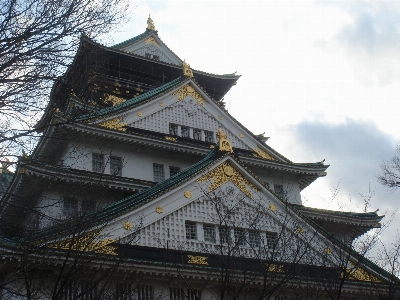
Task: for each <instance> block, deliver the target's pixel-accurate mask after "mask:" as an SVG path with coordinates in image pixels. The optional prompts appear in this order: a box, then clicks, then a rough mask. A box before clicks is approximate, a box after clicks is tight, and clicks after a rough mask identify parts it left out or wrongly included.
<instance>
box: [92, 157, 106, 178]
mask: <svg viewBox="0 0 400 300" xmlns="http://www.w3.org/2000/svg"><path fill="white" fill-rule="evenodd" d="M92 170H93V172H97V173H103V172H104V155H103V154H100V153H92Z"/></svg>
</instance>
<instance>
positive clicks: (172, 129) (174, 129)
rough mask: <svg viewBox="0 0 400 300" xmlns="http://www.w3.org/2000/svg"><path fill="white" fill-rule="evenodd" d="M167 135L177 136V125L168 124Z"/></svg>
mask: <svg viewBox="0 0 400 300" xmlns="http://www.w3.org/2000/svg"><path fill="white" fill-rule="evenodd" d="M169 134H171V135H178V125H175V124H169Z"/></svg>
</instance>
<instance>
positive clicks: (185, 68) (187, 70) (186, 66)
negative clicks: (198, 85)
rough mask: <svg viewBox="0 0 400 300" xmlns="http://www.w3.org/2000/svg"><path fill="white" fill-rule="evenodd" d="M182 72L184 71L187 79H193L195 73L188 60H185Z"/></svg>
mask: <svg viewBox="0 0 400 300" xmlns="http://www.w3.org/2000/svg"><path fill="white" fill-rule="evenodd" d="M182 70H183V75H185V76H186V77H190V78H193V77H194V76H193V71H192V69H191V68H190V65H189V64H188V63H186V59H184V60H183V62H182Z"/></svg>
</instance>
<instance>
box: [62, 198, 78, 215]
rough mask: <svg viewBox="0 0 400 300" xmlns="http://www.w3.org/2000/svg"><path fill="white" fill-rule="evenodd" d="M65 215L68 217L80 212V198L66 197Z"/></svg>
mask: <svg viewBox="0 0 400 300" xmlns="http://www.w3.org/2000/svg"><path fill="white" fill-rule="evenodd" d="M63 211H64V215H65V216H66V217H72V216H74V215H77V214H78V199H76V198H69V197H65V198H64V207H63Z"/></svg>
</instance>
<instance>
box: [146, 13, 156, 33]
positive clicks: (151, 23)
mask: <svg viewBox="0 0 400 300" xmlns="http://www.w3.org/2000/svg"><path fill="white" fill-rule="evenodd" d="M147 29H149V30H153V31H155V30H156V27H155V26H154V22H153V20H152V19H151V18H150V15H149V17H148V18H147Z"/></svg>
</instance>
